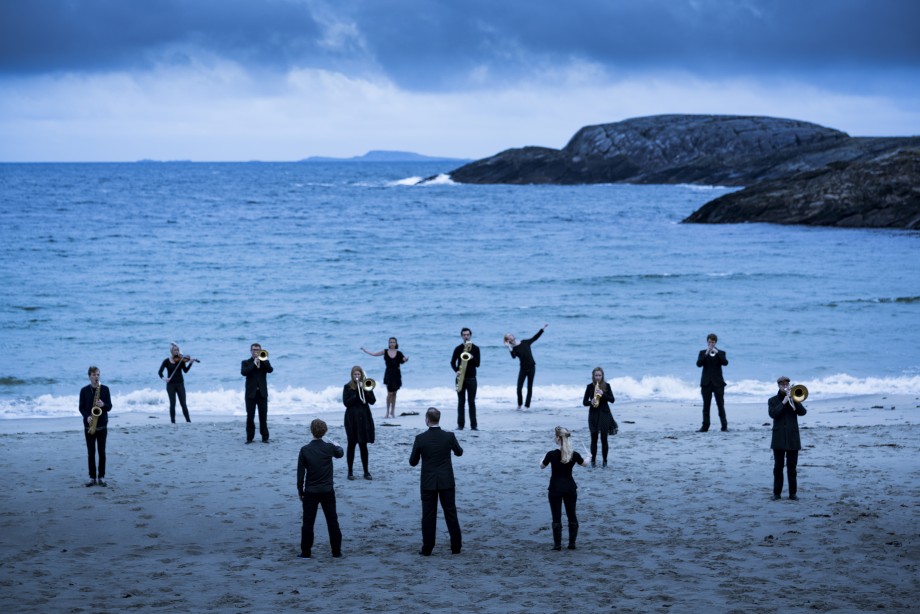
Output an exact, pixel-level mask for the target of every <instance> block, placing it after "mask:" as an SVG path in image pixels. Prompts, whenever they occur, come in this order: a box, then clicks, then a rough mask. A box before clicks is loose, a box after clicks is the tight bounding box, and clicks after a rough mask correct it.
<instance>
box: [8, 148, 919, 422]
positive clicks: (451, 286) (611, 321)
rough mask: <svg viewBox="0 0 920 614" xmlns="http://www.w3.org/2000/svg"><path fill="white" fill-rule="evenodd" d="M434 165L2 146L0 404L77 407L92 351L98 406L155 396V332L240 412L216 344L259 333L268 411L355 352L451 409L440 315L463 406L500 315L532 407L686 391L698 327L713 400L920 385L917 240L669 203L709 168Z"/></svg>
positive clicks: (326, 398)
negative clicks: (467, 349)
mask: <svg viewBox="0 0 920 614" xmlns="http://www.w3.org/2000/svg"><path fill="white" fill-rule="evenodd" d="M450 168H451V166H450V165H449V164H443V163H430V162H429V163H382V162H381V163H370V162H364V163H299V164H298V163H291V164H282V163H277V164H276V163H271V164H269V163H239V164H205V163H168V164H160V163H148V164H6V165H0V236H2V242H0V245H2V247H0V249H2V258H0V262H2V264H0V279H2V284H3V288H4V293H3V297H2V299H0V334H2V339H3V346H4V348H5V350H6V356H7V360H5V361H4V363H3V366H2V367H0V416H2V417H5V418H17V417H40V416H66V415H74V413H75V412H76V398H77V392H78V391H79V388H80V387H82V386H83V385H85V383H86V375H85V374H86V368H87V366H88V365H90V364H95V365H98V366H99V367H100V368H101V370H102V379H103V381H104V382H105V383H106V384H108V385H109V386H110V387H111V388H112V392H113V397H114V403H115V406H116V407H115V409H116V410H117V411H138V412H154V411H166V394H165V390H164V386H163V384H162V382H161V381H160V380H159V379H158V378H157V375H156V371H157V368H158V367H159V364H160V362H161V361H162V360H163V358H165V357H166V355H167V353H168V346H169V343H170V342H171V341H176V342H177V343H179V344H180V345H181V346H182V349H183V351H184V352H186V353H189V354H192V355H194V356H195V357H197V358H200V360H201V362H200V363H199V364H197V365H196V366H195V367H194V368H193V369H192V371H191V372H190V373H189V375H188V376H187V378H186V382H187V383H186V385H187V389H188V391H189V405H190V407H191V410H192V413H193V416H194V415H195V414H196V413H197V414H202V413H214V414H227V413H242V412H243V403H242V389H243V378H242V377H241V376H240V374H239V365H240V361H241V360H243V359H245V358H246V357H247V356H248V347H249V344H250V342H254V341H258V342H260V343H261V344H262V345H263V347H265V348H266V349H268V350H269V352H270V353H271V361H272V364H273V365H274V368H275V372H274V374H272V375H271V376H270V386H271V390H272V393H271V395H272V396H271V400H270V411H271V412H273V413H301V412H309V411H316V410H329V409H334V408H337V407H340V399H339V395H340V393H341V386H342V384H343V383H344V382H345V380H346V379H347V377H348V373H349V369H350V367H351V366H352V365H354V364H361V365H363V366H365V368H366V369H367V370H368V372H369V374H370V375H371V376H372V377H376V378H378V379H381V380H382V376H383V366H384V365H383V359H382V358H372V357H369V356H367V355H365V354H363V353H362V352H361V351H360V350H359V348H360V347H361V346H362V345H363V346H365V347H368V348H370V349H374V350H379V349H383V348H384V347H385V345H386V341H387V338H388V337H389V336H391V335H392V336H396V337H398V339H399V343H400V349H402V350H403V352H404V353H405V354H406V355H407V356H409V358H410V360H409V362H408V363H406V364H405V365H404V367H403V382H404V388H403V390H402V391H401V392H400V399H401V400H400V404H401V405H400V409H409V408H410V407H412V406H418V407H424V406H426V405H428V404H431V403H435V404H441V405H444V406H447V407H450V406H451V405H452V404H453V403H454V402H455V401H454V399H455V396H454V395H453V393H452V386H453V372H452V371H451V369H450V366H449V360H450V355H451V352H452V350H453V348H454V346H455V345H457V344H458V343H459V341H460V338H459V331H460V328H461V327H463V326H468V327H470V328H471V329H472V330H473V333H474V341H475V342H476V343H477V344H478V345H480V347H481V348H482V350H483V361H482V362H483V364H482V367H481V369H480V371H479V386H480V393H479V397H480V401H479V404H480V405H483V404H495V405H507V406H511V405H512V404H514V390H513V386H514V382H515V376H516V372H517V362H516V361H513V360H511V358H510V357H509V356H508V353H507V351H506V350H505V349H504V347H503V346H502V335H503V334H504V333H506V332H513V333H515V334H516V335H517V336H518V337H529V336H531V335H532V334H534V333H536V331H537V330H538V329H539V328H540V326H542V325H543V324H544V323H548V324H549V327H548V329H547V330H546V333H545V334H544V335H543V337H542V338H541V339H540V340H539V341H538V342H537V343H536V344H535V345H534V355H535V357H536V360H537V376H536V388H535V396H534V405H535V407H539V406H540V405H541V404H543V405H553V406H559V405H567V404H572V405H573V406H578V405H580V402H581V394H582V391H583V390H584V386H585V384H586V383H587V382H588V381H589V379H590V372H591V369H592V368H593V367H594V366H596V365H601V366H603V367H604V369H605V370H606V372H607V375H608V379H610V380H612V382H613V386H614V393H615V394H616V395H617V397H618V399H667V400H675V401H680V402H686V403H687V404H688V406H693V405H694V404H699V396H698V378H699V370H698V369H697V368H696V366H695V360H696V355H697V352H698V351H699V350H700V349H701V348H702V347H704V345H705V336H706V334H707V333H709V332H716V333H717V334H718V335H719V338H720V342H719V347H720V348H722V349H724V350H726V352H727V353H728V359H729V361H730V364H729V366H728V367H726V369H725V375H726V378H727V379H728V383H729V387H728V389H727V391H726V396H727V398H732V396H734V397H735V398H738V399H746V400H750V399H762V398H765V397H766V396H767V395H769V394H770V393H771V392H772V391H773V390H774V384H773V382H774V381H775V378H776V376H777V375H779V374H787V375H789V376H790V377H792V378H793V379H794V380H795V381H800V382H804V383H806V385H808V386H809V389H810V390H811V393H812V394H813V395H819V396H824V397H833V396H846V395H852V394H863V393H920V344H918V333H917V328H918V324H920V236H918V235H917V234H916V233H909V232H899V231H879V230H849V229H832V228H803V227H794V226H789V227H786V226H775V225H761V224H745V225H728V226H697V225H684V224H680V223H679V222H680V220H681V219H682V218H683V217H685V216H686V215H688V214H689V213H690V212H692V211H693V210H695V209H696V208H697V207H699V206H700V205H702V204H703V203H704V202H706V201H708V200H710V199H712V198H714V197H716V196H718V195H719V194H722V193H725V192H726V191H727V189H726V188H719V187H700V186H627V185H595V186H565V187H562V186H471V185H457V184H453V183H451V182H450V181H449V180H447V179H442V180H440V181H435V182H432V183H428V184H425V185H419V184H418V183H417V182H418V179H419V178H421V177H428V176H433V175H438V174H440V173H445V172H447V171H448V170H449V169H450Z"/></svg>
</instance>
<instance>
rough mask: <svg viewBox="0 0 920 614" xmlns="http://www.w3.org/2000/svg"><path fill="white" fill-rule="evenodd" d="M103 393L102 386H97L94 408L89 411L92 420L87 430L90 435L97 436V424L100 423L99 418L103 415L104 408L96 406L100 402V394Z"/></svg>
mask: <svg viewBox="0 0 920 614" xmlns="http://www.w3.org/2000/svg"><path fill="white" fill-rule="evenodd" d="M100 392H102V384H99V385H98V386H96V393H95V394H94V395H93V407H92V409H90V410H89V413H90V415H91V416H92V418H91V419H90V421H89V428H88V429H86V432H87V433H89V434H90V435H95V434H96V424H98V422H99V416H101V415H102V408H101V407H99V406H98V405H96V403H98V402H99V393H100Z"/></svg>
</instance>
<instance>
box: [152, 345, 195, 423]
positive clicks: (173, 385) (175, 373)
mask: <svg viewBox="0 0 920 614" xmlns="http://www.w3.org/2000/svg"><path fill="white" fill-rule="evenodd" d="M193 362H198V361H197V360H195V359H194V358H192V357H191V356H183V355H182V351H181V350H179V346H178V345H176V344H175V343H171V344H170V345H169V356H168V357H167V358H165V359H164V360H163V362H162V363H161V364H160V370H159V372H158V374H159V376H160V379H164V378H163V371H166V378H165V380H166V394H167V395H169V420H170V421H171V422H172V423H173V424H175V423H176V397H177V396H178V397H179V404H180V405H181V406H182V415H183V416H185V421H186V422H191V421H192V419H191V418H189V415H188V405H186V404H185V378H183V376H182V374H183V373H188V370H189V369H191V368H192V363H193Z"/></svg>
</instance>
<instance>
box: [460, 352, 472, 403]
mask: <svg viewBox="0 0 920 614" xmlns="http://www.w3.org/2000/svg"><path fill="white" fill-rule="evenodd" d="M472 345H473V344H472V343H466V344H464V349H465V351H464V352H462V353H461V354H460V369H459V370H458V371H457V392H461V391H462V390H463V381H464V380H465V379H466V365H467V363H469V362H470V360H472V359H473V355H472V354H471V353H470V350H471V349H473V348H472Z"/></svg>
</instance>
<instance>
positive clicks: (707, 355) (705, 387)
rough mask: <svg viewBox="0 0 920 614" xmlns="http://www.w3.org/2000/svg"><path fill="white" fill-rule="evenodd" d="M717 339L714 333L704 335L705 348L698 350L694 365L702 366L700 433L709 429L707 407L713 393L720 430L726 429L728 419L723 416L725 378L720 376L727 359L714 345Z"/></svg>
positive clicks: (710, 403) (710, 402)
mask: <svg viewBox="0 0 920 614" xmlns="http://www.w3.org/2000/svg"><path fill="white" fill-rule="evenodd" d="M718 340H719V338H718V337H717V336H716V334H715V333H709V334H708V335H707V336H706V349H705V350H700V355H699V356H698V357H697V359H696V366H697V367H702V368H703V372H702V374H701V375H700V392H701V393H702V395H703V426H701V427H700V430H699V432H700V433H705V432H706V431H708V430H709V408H710V406H711V405H712V396H713V395H715V397H716V406H717V407H718V408H719V421H720V422H721V423H722V430H723V431H727V430H728V419H727V418H726V417H725V398H724V395H725V378H723V377H722V367H724V366H726V365H728V359H727V358H726V357H725V352H723V351H722V350H720V349H719V348H717V347H716V342H717V341H718Z"/></svg>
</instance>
